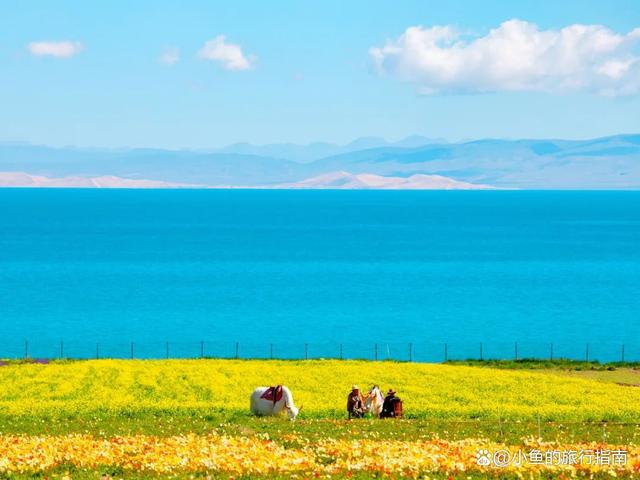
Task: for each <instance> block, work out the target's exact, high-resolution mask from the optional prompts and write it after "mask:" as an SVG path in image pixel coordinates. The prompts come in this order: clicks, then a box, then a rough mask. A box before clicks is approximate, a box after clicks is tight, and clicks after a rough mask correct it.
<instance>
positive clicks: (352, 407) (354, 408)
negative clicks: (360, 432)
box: [347, 385, 365, 419]
mask: <svg viewBox="0 0 640 480" xmlns="http://www.w3.org/2000/svg"><path fill="white" fill-rule="evenodd" d="M347 412H348V414H349V418H350V419H351V418H362V417H363V416H364V414H365V407H364V397H363V396H362V394H361V393H360V388H358V386H357V385H353V386H352V387H351V392H349V395H348V396H347Z"/></svg>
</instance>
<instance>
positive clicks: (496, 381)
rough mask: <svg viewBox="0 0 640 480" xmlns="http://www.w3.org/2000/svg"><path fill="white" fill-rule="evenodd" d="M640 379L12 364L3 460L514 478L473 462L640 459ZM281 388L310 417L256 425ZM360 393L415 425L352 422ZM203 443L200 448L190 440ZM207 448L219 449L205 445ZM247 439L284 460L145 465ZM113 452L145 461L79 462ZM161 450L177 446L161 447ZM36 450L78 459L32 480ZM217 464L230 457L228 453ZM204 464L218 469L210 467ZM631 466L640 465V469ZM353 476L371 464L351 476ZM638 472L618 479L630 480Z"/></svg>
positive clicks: (572, 369) (477, 371)
mask: <svg viewBox="0 0 640 480" xmlns="http://www.w3.org/2000/svg"><path fill="white" fill-rule="evenodd" d="M636 376H637V370H635V369H634V366H601V365H597V364H578V363H566V362H564V363H563V362H556V363H554V364H546V365H540V364H539V363H535V362H526V361H521V362H502V363H500V362H484V363H478V362H469V363H467V364H459V363H455V364H453V363H452V364H445V365H442V364H437V365H435V364H413V363H392V362H375V363H374V362H365V361H332V360H326V361H324V360H310V361H277V360H273V361H265V360H166V361H164V360H163V361H150V360H149V361H143V360H133V361H131V360H92V361H66V362H65V361H61V362H51V363H49V364H46V365H42V364H29V363H20V364H9V365H6V366H3V367H0V385H2V388H1V389H0V453H2V449H3V448H4V449H5V450H4V458H5V462H4V464H3V460H2V455H0V472H4V473H0V478H2V475H5V476H11V478H16V477H15V476H16V475H22V476H24V477H25V478H31V477H30V476H33V475H45V474H46V475H48V476H49V477H50V478H55V477H56V476H58V477H62V476H64V474H65V473H67V472H69V476H71V477H72V478H99V477H100V475H101V474H102V473H109V474H113V473H115V474H117V475H116V476H117V477H118V478H160V477H157V475H160V474H162V475H165V477H162V478H166V475H168V474H171V475H177V477H176V478H183V477H184V478H190V477H191V476H202V477H206V476H207V475H210V476H211V475H215V476H221V477H222V478H225V477H235V478H242V476H243V475H245V476H247V478H256V477H260V476H262V475H265V476H269V477H270V478H279V477H278V476H279V475H280V476H282V477H283V478H285V477H286V478H290V477H293V478H295V476H296V475H302V476H301V477H299V478H304V476H305V475H306V474H308V473H309V472H310V471H315V470H317V469H324V470H323V471H324V473H323V475H330V476H337V477H340V478H341V477H343V476H344V477H345V478H346V477H350V476H354V478H370V476H372V475H378V476H385V475H387V476H392V477H393V476H398V475H400V474H406V475H407V476H416V475H417V474H423V473H425V472H426V473H428V474H429V476H430V477H431V478H448V475H452V474H453V475H454V476H453V478H458V477H457V476H456V475H458V474H460V471H459V467H460V465H462V466H463V467H464V468H465V474H468V475H471V477H470V478H474V476H478V477H477V478H486V477H487V476H500V475H502V476H504V475H507V476H509V475H513V476H517V472H515V471H513V472H510V471H505V470H500V471H490V472H487V471H484V472H483V471H480V472H478V471H475V470H474V467H476V468H477V465H476V464H475V462H474V458H473V454H474V452H475V451H477V449H478V448H479V447H483V446H485V445H493V446H494V447H495V448H498V447H500V446H503V445H507V446H509V448H515V447H518V446H520V447H525V446H527V448H529V447H530V445H531V442H532V441H533V439H535V442H540V441H542V442H551V443H545V445H547V446H549V445H556V446H558V445H562V446H575V447H576V448H578V447H579V446H584V445H596V443H594V442H599V443H598V444H607V445H608V446H621V445H622V446H629V447H631V448H635V447H634V445H637V444H638V443H639V440H640V426H639V424H640V388H637V387H636V386H635V385H636V384H637V380H636V378H637V377H636ZM278 383H281V384H285V385H287V386H289V387H290V388H291V390H292V391H293V394H294V399H295V401H296V403H297V404H298V405H300V404H304V408H303V410H302V412H301V414H300V416H299V418H298V420H297V421H295V422H289V421H287V420H286V419H283V418H255V417H253V416H251V415H250V414H249V412H248V403H249V402H248V397H249V394H250V393H251V391H252V390H253V388H254V387H256V386H260V385H271V384H278ZM352 383H357V384H359V385H360V386H361V387H362V388H363V389H364V388H366V387H368V386H370V385H372V384H378V385H380V386H381V387H382V388H383V389H387V388H390V387H393V388H394V389H396V390H397V391H398V394H399V395H400V396H401V398H402V399H403V401H404V408H405V413H406V418H405V419H404V420H401V421H387V420H384V421H382V420H375V419H364V420H356V421H348V420H346V418H345V417H346V412H345V411H344V408H345V406H344V405H345V400H346V394H347V393H348V391H349V389H350V386H351V384H352ZM69 435H71V436H69ZM193 435H195V436H196V437H195V439H192V438H191V437H190V436H193ZM114 439H120V440H117V441H116V440H114ZM202 439H208V440H207V442H205V443H203V444H199V443H197V442H200V441H201V440H202ZM247 439H248V440H249V441H250V442H258V444H261V443H260V442H267V443H266V444H264V448H265V449H267V450H266V451H265V452H263V456H265V457H268V458H272V463H271V464H269V463H266V464H263V463H261V462H262V460H261V458H262V457H261V456H258V454H256V457H255V458H253V457H251V458H245V459H244V460H243V461H245V462H248V463H246V464H245V463H243V464H242V465H245V467H246V465H249V464H251V465H254V466H255V471H254V470H251V469H249V468H248V467H246V468H245V467H243V468H245V469H244V470H243V469H241V468H240V469H239V470H238V471H227V470H225V469H224V468H218V467H219V466H218V467H215V468H214V467H211V468H202V465H201V464H198V465H200V468H195V467H194V468H191V467H190V468H186V467H184V468H179V465H178V466H177V467H175V468H170V469H168V470H166V471H164V472H159V471H154V469H153V468H152V469H149V468H146V469H145V468H137V467H136V466H140V465H146V463H145V462H147V461H149V459H148V455H147V456H144V455H143V456H142V457H140V458H138V457H136V455H142V453H141V452H147V451H158V452H160V453H158V454H157V455H159V457H161V458H164V455H165V452H170V451H171V449H172V448H174V447H175V445H178V446H179V447H175V448H178V450H179V451H178V452H174V453H172V454H171V455H172V456H170V458H169V457H168V459H165V460H166V461H167V462H168V464H170V465H172V463H171V462H172V461H174V460H175V459H176V458H182V457H180V455H182V454H184V455H186V456H187V457H189V458H196V457H197V456H196V457H194V453H193V451H191V450H190V451H189V452H187V453H184V452H182V450H180V448H183V446H184V444H190V443H189V442H191V443H193V442H196V443H194V444H193V446H192V447H189V448H192V449H194V451H196V452H200V451H203V450H206V451H208V450H207V449H212V448H222V447H220V446H219V445H218V446H216V445H217V443H216V442H223V444H224V445H228V444H229V442H231V443H233V442H238V441H245V440H247ZM114 441H115V442H116V443H117V445H116V446H119V445H120V443H123V444H130V445H129V447H128V448H129V449H128V450H126V451H125V452H124V453H122V452H121V453H122V456H123V457H127V458H135V460H131V462H133V463H131V464H118V461H119V460H118V461H115V460H113V458H119V457H117V456H116V457H113V458H112V459H111V460H109V457H108V455H107V454H106V453H105V454H104V455H106V456H104V455H103V457H100V458H98V460H96V462H97V463H93V464H92V463H91V461H90V460H91V459H90V458H85V457H83V456H82V455H80V454H78V452H79V451H93V450H96V449H102V450H104V451H106V452H111V451H112V450H113V449H114V448H116V446H114V445H112V443H113V442H114ZM3 442H4V443H3ZM34 442H35V443H34ZM38 442H40V443H38ZM96 442H103V443H96ZM104 442H107V443H104ZM118 442H120V443H118ZM163 442H164V443H167V442H168V443H167V445H164V446H163V447H162V448H161V449H160V447H159V445H163ZM327 442H329V443H327ZM354 442H356V443H355V444H354ZM358 442H360V443H358ZM3 445H4V446H3ZM34 445H38V447H37V448H38V449H40V448H42V445H46V446H51V445H57V447H56V448H57V449H58V450H61V451H64V452H66V453H65V454H64V455H62V456H60V457H58V456H57V455H58V453H57V452H58V450H51V451H50V452H49V457H46V458H45V457H43V458H41V459H39V460H38V462H39V463H38V465H40V467H38V468H31V467H30V468H27V469H26V470H24V471H22V473H21V471H20V469H18V468H13V469H12V468H10V466H11V465H14V467H15V465H17V463H15V462H18V461H19V459H21V458H23V456H24V455H25V454H28V453H29V452H31V451H33V450H34V449H35V448H36V447H34ZM180 445H182V446H180ZM336 445H339V448H338V447H337V446H336ZM51 448H52V447H51ZM118 448H119V447H118ZM185 448H186V447H185ZM238 448H240V447H238ZM352 448H356V449H359V451H360V450H363V449H364V450H367V449H369V450H367V451H368V453H367V455H368V457H366V458H368V459H369V460H370V463H366V464H363V463H362V462H361V463H358V461H359V460H358V461H356V460H357V459H355V458H350V457H349V454H347V453H345V451H349V449H352ZM21 449H22V450H21ZM154 449H156V450H154ZM158 449H159V450H158ZM274 449H275V450H274ZM379 449H389V454H388V455H387V456H386V457H384V458H385V459H386V460H385V461H384V462H387V463H389V462H390V461H389V458H394V457H393V455H398V456H401V457H402V458H406V459H408V460H406V461H405V463H402V464H398V465H396V466H395V467H394V468H393V469H392V470H390V471H388V472H387V471H385V468H384V464H385V463H384V462H382V463H380V462H381V461H380V459H379V458H378V457H377V455H378V451H379ZM240 451H242V449H241V450H240ZM327 451H330V452H333V453H330V454H327V453H326V452H327ZM69 452H70V453H69ZM181 452H182V453H181ZM216 452H217V453H216ZM294 452H295V453H296V454H297V455H299V458H307V457H308V456H311V457H313V458H314V459H315V460H314V462H316V463H313V464H309V465H307V466H306V467H305V468H306V470H305V468H302V467H301V468H299V469H297V470H296V468H297V467H296V468H292V469H291V470H290V471H289V470H286V471H285V470H281V469H280V470H279V468H280V467H278V465H280V463H282V462H285V463H284V464H286V462H287V461H291V462H293V464H295V462H296V461H298V460H295V459H288V458H289V457H287V455H293V454H294ZM408 452H409V453H410V454H409V453H408ZM209 453H210V454H211V455H213V457H216V456H217V457H220V456H221V455H226V454H227V450H225V449H221V450H215V451H214V452H213V453H212V452H209ZM74 455H75V456H74ZM77 455H80V457H77ZM145 455H146V454H145ZM149 455H150V454H149ZM167 455H169V454H168V453H167ZM242 455H247V453H246V452H245V453H242ZM327 455H328V456H327ZM345 455H346V456H345ZM363 455H364V454H363ZM325 457H326V458H325ZM422 457H425V458H427V459H428V458H431V459H432V460H433V459H439V460H438V461H443V462H444V459H445V458H449V457H452V458H454V457H455V458H457V461H458V462H459V465H457V466H456V465H455V464H448V463H446V462H445V463H444V464H442V465H440V464H438V465H439V466H438V468H435V469H434V468H432V466H433V465H432V464H433V462H436V461H435V460H433V461H432V463H429V464H425V463H424V459H423V458H422ZM7 458H12V459H14V460H12V461H13V462H14V463H13V464H12V463H11V461H9V463H7V460H6V459H7ZM207 458H208V457H207ZM296 458H298V457H296ZM363 458H364V457H363ZM15 459H18V460H15ZM172 459H174V460H172ZM234 459H235V457H232V459H231V460H229V459H228V460H227V462H233V461H235V460H234ZM287 459H288V460H287ZM327 459H328V460H327ZM163 461H164V460H163ZM203 461H204V462H205V464H206V459H205V460H203ZM633 461H637V462H638V464H639V467H638V468H640V458H639V459H636V460H633ZM100 462H107V464H103V463H100ZM108 462H111V463H114V462H115V464H109V463H108ZM136 462H137V463H136ZM154 462H156V463H154ZM157 462H158V461H157V460H154V461H153V462H152V465H160V464H159V463H157ZM323 462H324V463H323ZM326 462H329V463H326ZM376 462H378V463H376ZM407 462H408V463H407ZM36 463H37V462H36ZM436 463H437V462H436ZM390 464H393V462H391V463H390ZM83 465H84V467H83ZM296 465H298V464H296ZM327 465H329V466H327ZM354 465H356V466H357V465H359V467H357V468H356V467H353V468H351V466H354ZM338 466H340V467H338ZM32 467H33V466H32ZM158 468H160V467H158ZM252 468H253V467H252ZM420 469H422V470H420ZM9 472H11V473H9ZM305 472H306V473H305ZM555 473H557V472H555ZM580 473H581V471H579V472H578V474H580ZM584 473H585V475H586V474H587V473H588V474H589V475H596V478H597V476H598V475H605V476H606V475H609V473H608V472H606V471H602V472H601V471H599V470H593V469H591V470H585V471H584ZM627 473H628V472H626V471H625V472H622V471H618V472H616V474H618V475H622V476H624V475H625V474H627ZM527 474H531V475H535V476H534V477H533V478H538V477H541V478H542V477H544V476H549V478H555V477H554V471H553V470H549V471H546V470H532V471H529V472H527ZM154 475H156V477H154ZM461 478H467V476H466V475H465V476H464V477H461Z"/></svg>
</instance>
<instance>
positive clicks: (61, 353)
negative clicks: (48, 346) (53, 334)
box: [60, 340, 64, 358]
mask: <svg viewBox="0 0 640 480" xmlns="http://www.w3.org/2000/svg"><path fill="white" fill-rule="evenodd" d="M60 358H64V344H63V343H62V340H60Z"/></svg>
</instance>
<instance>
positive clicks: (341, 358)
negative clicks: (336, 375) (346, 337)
mask: <svg viewBox="0 0 640 480" xmlns="http://www.w3.org/2000/svg"><path fill="white" fill-rule="evenodd" d="M343 359H344V357H343V356H342V344H340V360H343Z"/></svg>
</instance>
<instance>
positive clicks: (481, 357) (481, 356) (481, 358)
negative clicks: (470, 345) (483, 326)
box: [480, 342, 484, 361]
mask: <svg viewBox="0 0 640 480" xmlns="http://www.w3.org/2000/svg"><path fill="white" fill-rule="evenodd" d="M482 360H484V358H483V355H482V342H480V361H482Z"/></svg>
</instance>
